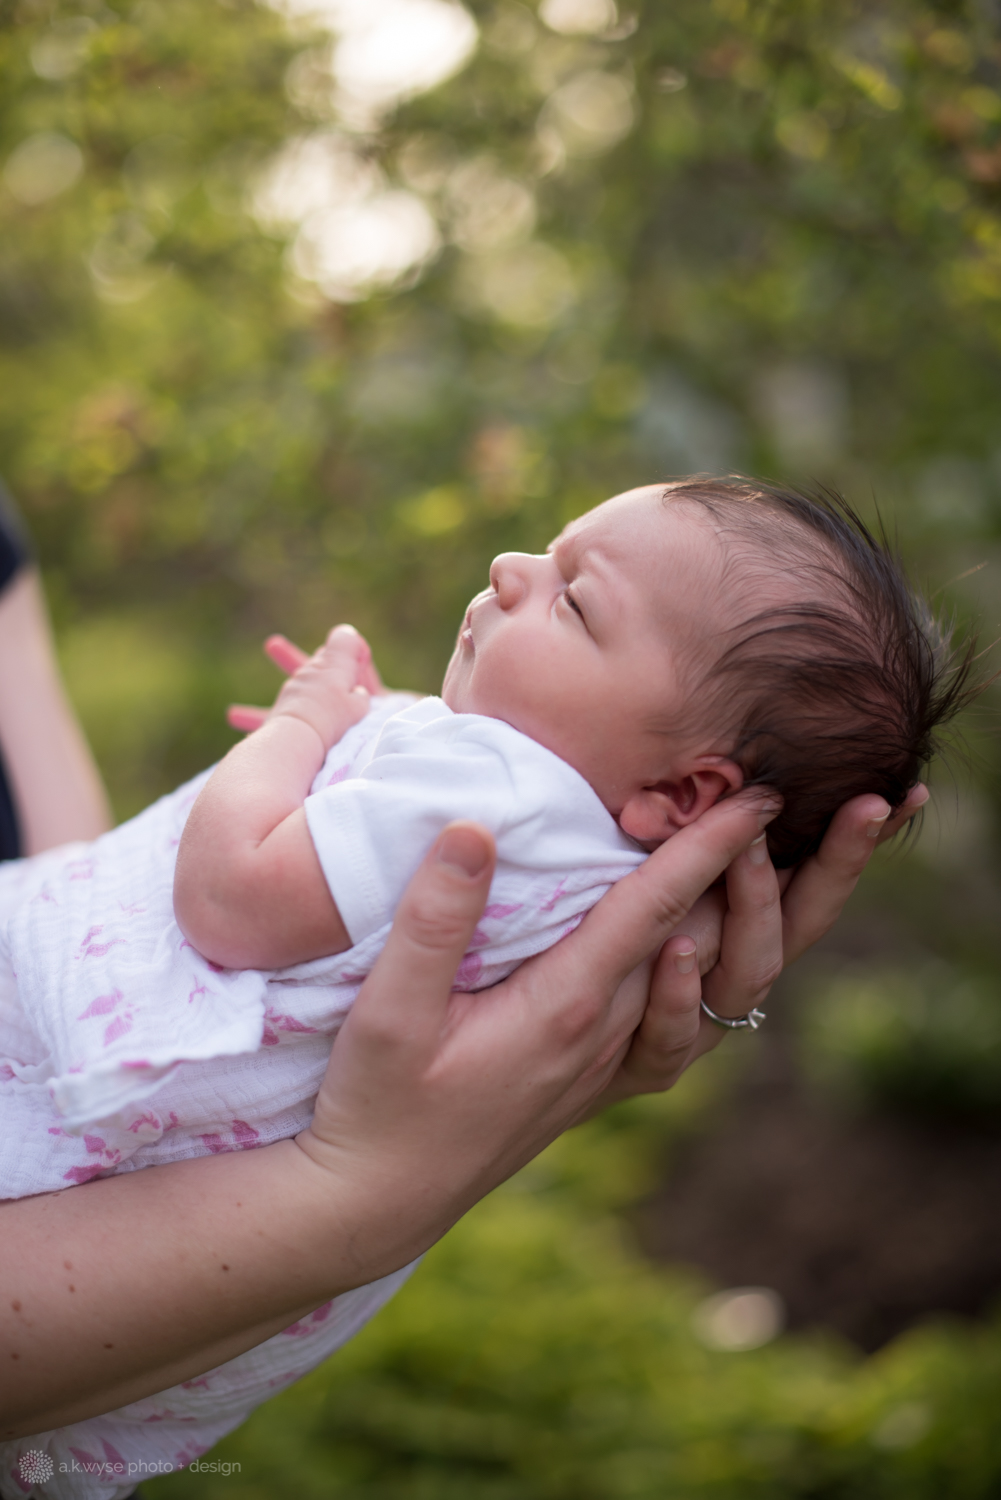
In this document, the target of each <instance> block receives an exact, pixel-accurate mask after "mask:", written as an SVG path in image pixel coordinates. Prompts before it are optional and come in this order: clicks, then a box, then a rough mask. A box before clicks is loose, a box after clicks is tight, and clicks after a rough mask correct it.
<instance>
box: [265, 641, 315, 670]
mask: <svg viewBox="0 0 1001 1500" xmlns="http://www.w3.org/2000/svg"><path fill="white" fill-rule="evenodd" d="M264 650H265V653H266V654H267V655H268V656H270V658H271V660H272V661H273V662H274V664H275V666H276V667H280V668H281V670H282V671H283V672H287V673H288V674H289V676H291V675H292V673H293V672H297V671H298V670H299V668H300V667H302V666H305V664H306V662H308V661H309V657H308V656H307V655H306V653H305V651H302V650H300V648H299V647H298V646H296V645H294V644H293V642H292V641H290V640H288V639H286V637H285V636H283V635H269V636H268V638H267V640H266V641H265V642H264Z"/></svg>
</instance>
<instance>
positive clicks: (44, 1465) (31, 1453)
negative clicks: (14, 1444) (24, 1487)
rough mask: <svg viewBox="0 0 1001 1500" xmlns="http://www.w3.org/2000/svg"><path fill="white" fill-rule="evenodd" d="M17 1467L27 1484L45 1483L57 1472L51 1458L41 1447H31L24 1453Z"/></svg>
mask: <svg viewBox="0 0 1001 1500" xmlns="http://www.w3.org/2000/svg"><path fill="white" fill-rule="evenodd" d="M17 1467H18V1471H19V1472H20V1475H21V1478H22V1480H23V1481H24V1483H25V1484H44V1483H45V1481H46V1480H47V1479H51V1478H52V1475H53V1473H54V1472H55V1471H54V1469H53V1466H52V1460H51V1458H50V1457H49V1455H48V1454H47V1453H43V1452H42V1450H41V1449H40V1448H29V1449H28V1451H27V1453H22V1454H21V1457H20V1459H19V1461H18V1465H17Z"/></svg>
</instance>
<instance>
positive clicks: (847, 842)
mask: <svg viewBox="0 0 1001 1500" xmlns="http://www.w3.org/2000/svg"><path fill="white" fill-rule="evenodd" d="M889 814H890V809H889V807H888V806H887V804H886V802H885V801H884V799H883V798H882V797H877V796H873V795H869V794H866V795H865V796H862V797H854V798H852V800H851V801H850V802H846V803H845V805H844V807H841V808H839V809H838V811H837V813H835V815H834V818H833V820H832V822H831V826H830V828H828V830H827V832H826V834H825V835H824V841H823V843H822V844H821V846H820V848H819V849H818V851H817V853H816V854H814V855H813V856H812V857H811V858H810V859H807V860H804V862H803V864H802V865H800V867H799V869H798V870H797V871H796V873H795V875H794V876H793V878H792V880H791V881H790V882H789V885H788V887H787V889H786V893H785V896H784V897H783V900H782V914H783V919H784V921H783V925H784V940H785V961H786V963H791V962H792V960H793V959H794V958H798V957H799V955H800V954H801V953H802V952H804V950H805V949H807V948H809V947H810V945H811V944H812V943H815V942H816V941H817V939H818V938H820V937H823V935H824V933H825V932H827V931H829V929H830V928H831V927H833V925H834V923H835V922H836V921H837V919H838V917H839V916H840V915H841V910H842V908H843V906H844V904H845V902H846V901H847V900H848V897H849V896H850V895H851V893H852V891H853V890H854V889H855V886H856V884H857V883H858V878H859V876H860V875H861V874H862V871H863V870H864V869H865V867H866V865H867V864H868V862H869V859H870V856H871V855H872V851H873V850H874V849H875V847H876V843H877V841H878V839H879V836H880V834H881V833H882V831H883V829H884V827H885V826H886V823H887V822H888V820H889Z"/></svg>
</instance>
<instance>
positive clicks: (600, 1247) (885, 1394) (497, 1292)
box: [143, 1082, 1001, 1500]
mask: <svg viewBox="0 0 1001 1500" xmlns="http://www.w3.org/2000/svg"><path fill="white" fill-rule="evenodd" d="M687 1087H688V1084H687V1082H686V1083H683V1084H682V1085H679V1095H680V1094H682V1093H684V1091H685V1090H686V1089H687ZM703 1087H704V1086H703ZM705 1102H706V1101H705V1100H703V1105H704V1103H705ZM686 1105H687V1107H688V1108H693V1107H695V1106H694V1105H693V1103H692V1101H686V1102H685V1105H682V1106H679V1105H678V1104H677V1103H674V1104H673V1105H671V1106H667V1105H666V1101H664V1102H660V1101H658V1102H655V1103H651V1102H649V1101H644V1102H642V1103H640V1104H639V1105H636V1106H631V1107H628V1108H626V1109H624V1110H619V1111H617V1112H616V1115H617V1118H616V1120H615V1123H614V1125H610V1124H609V1122H608V1121H596V1122H593V1123H592V1124H591V1125H589V1126H586V1127H584V1128H583V1129H582V1130H581V1131H578V1132H576V1133H575V1137H576V1138H574V1137H571V1138H570V1139H571V1141H572V1145H571V1147H570V1150H571V1153H576V1152H582V1153H584V1154H590V1155H591V1158H592V1163H593V1170H592V1173H591V1178H590V1182H591V1188H590V1195H591V1196H590V1202H589V1204H588V1206H587V1207H586V1208H582V1206H581V1204H580V1203H579V1202H577V1201H576V1200H575V1189H574V1186H573V1183H574V1177H575V1167H574V1163H573V1162H570V1163H568V1162H566V1160H565V1152H566V1149H567V1143H566V1142H558V1143H557V1145H556V1146H555V1147H553V1148H552V1150H551V1152H550V1153H547V1155H546V1156H544V1157H543V1158H542V1159H541V1160H540V1161H539V1162H537V1163H535V1164H534V1165H533V1167H532V1168H531V1169H529V1171H528V1172H527V1173H525V1174H522V1175H521V1176H520V1177H518V1178H516V1179H514V1181H513V1182H512V1183H511V1184H509V1185H508V1186H507V1187H506V1188H504V1189H502V1190H501V1191H499V1192H498V1193H495V1194H494V1195H493V1197H492V1198H491V1199H489V1200H488V1201H487V1202H485V1203H483V1204H481V1205H480V1206H479V1207H478V1208H476V1209H475V1210H474V1211H473V1212H472V1213H471V1214H469V1215H468V1216H467V1217H466V1219H465V1220H463V1222H462V1223H461V1224H460V1225H459V1226H457V1228H456V1229H454V1230H453V1231H452V1232H451V1234H450V1235H449V1236H448V1238H447V1239H446V1240H445V1241H444V1242H443V1243H442V1244H441V1245H439V1246H437V1247H436V1248H435V1249H434V1250H433V1251H432V1252H431V1253H430V1255H429V1256H428V1257H427V1259H426V1261H425V1263H424V1264H423V1265H422V1266H421V1267H420V1269H419V1270H418V1271H417V1272H416V1274H415V1276H414V1279H413V1281H412V1283H411V1284H410V1286H409V1287H408V1288H407V1290H406V1291H405V1292H403V1293H402V1294H401V1295H400V1296H399V1297H398V1298H397V1299H396V1300H395V1301H394V1302H393V1303H391V1304H390V1306H389V1307H388V1308H387V1309H386V1310H385V1311H384V1312H383V1313H381V1314H380V1315H379V1317H378V1318H377V1319H376V1320H375V1322H373V1323H372V1324H370V1325H369V1327H368V1328H366V1329H365V1330H364V1331H363V1332H362V1333H361V1334H360V1335H359V1336H358V1337H357V1338H356V1339H355V1340H354V1341H353V1342H352V1343H351V1344H350V1345H349V1346H348V1347H347V1348H346V1349H345V1350H344V1351H342V1352H341V1353H340V1354H338V1355H337V1356H336V1357H335V1358H334V1359H332V1360H331V1361H329V1362H328V1364H327V1365H325V1366H324V1367H323V1368H321V1369H320V1370H318V1371H316V1372H315V1373H314V1374H313V1375H311V1376H308V1377H307V1378H306V1379H305V1380H304V1381H302V1382H301V1383H300V1384H299V1385H297V1386H296V1387H295V1388H294V1389H292V1390H289V1391H287V1392H285V1393H284V1394H282V1395H281V1396H279V1397H277V1398H276V1399H275V1400H274V1401H272V1402H270V1403H269V1404H268V1405H267V1406H266V1407H262V1408H261V1409H260V1410H259V1411H258V1413H257V1414H256V1415H255V1416H254V1417H253V1418H251V1420H250V1421H249V1422H248V1423H247V1424H246V1425H245V1426H244V1427H243V1428H241V1429H240V1430H239V1431H238V1432H237V1433H235V1434H233V1435H232V1436H231V1437H229V1438H227V1439H225V1440H224V1441H223V1442H222V1443H220V1444H219V1445H217V1447H216V1448H215V1449H213V1450H212V1453H211V1455H210V1456H209V1458H208V1460H207V1462H208V1463H212V1464H219V1465H223V1466H233V1467H232V1468H230V1469H229V1471H228V1472H227V1470H226V1468H225V1467H224V1468H223V1469H222V1470H221V1471H220V1470H218V1469H217V1470H215V1471H211V1470H209V1471H208V1472H205V1473H198V1472H185V1473H184V1474H179V1475H175V1476H171V1477H166V1478H162V1479H157V1480H154V1481H152V1482H147V1483H145V1484H144V1486H143V1488H144V1491H146V1492H147V1493H148V1494H149V1495H150V1496H151V1497H162V1500H171V1497H176V1500H258V1497H264V1496H267V1497H269V1500H271V1497H274V1500H284V1497H288V1500H300V1497H301V1500H314V1497H315V1500H320V1497H326V1496H337V1497H341V1496H344V1497H349V1496H352V1497H353V1496H365V1497H366V1500H460V1497H462V1500H466V1497H475V1500H662V1497H665V1496H671V1497H675V1496H677V1497H679V1500H696V1497H699V1500H702V1497H705V1500H710V1497H711V1500H751V1497H757V1496H760V1497H762V1500H765V1497H767V1500H818V1497H824V1500H940V1497H941V1496H944V1495H948V1496H949V1497H950V1500H952V1497H956V1500H959V1497H962V1500H989V1497H992V1496H994V1495H996V1494H997V1491H998V1486H999V1484H1001V1436H999V1433H998V1426H997V1422H996V1419H995V1413H996V1410H997V1402H998V1398H999V1395H1001V1324H998V1323H997V1322H991V1323H988V1324H986V1325H984V1326H981V1327H979V1328H971V1327H969V1326H968V1325H961V1324H955V1325H950V1324H948V1323H940V1324H938V1325H929V1326H927V1327H925V1328H923V1329H920V1330H916V1331H915V1332H913V1333H911V1334H909V1335H907V1336H905V1337H903V1338H901V1339H899V1340H898V1341H897V1342H896V1343H895V1344H893V1345H891V1346H890V1347H888V1348H887V1349H885V1350H884V1351H883V1352H882V1353H881V1354H879V1355H877V1356H874V1357H872V1358H870V1359H869V1360H867V1361H865V1362H863V1361H862V1360H861V1359H860V1357H859V1356H858V1355H857V1354H854V1353H852V1352H850V1351H849V1350H848V1349H847V1348H845V1347H843V1346H841V1345H840V1344H838V1343H837V1342H836V1341H834V1340H831V1339H825V1338H823V1337H820V1336H814V1337H804V1336H796V1337H789V1336H787V1337H785V1338H782V1339H779V1340H777V1341H776V1342H775V1343H772V1344H770V1345H768V1346H767V1347H765V1348H762V1349H758V1350H754V1351H751V1352H745V1353H739V1354H735V1353H722V1352H718V1351H714V1350H710V1349H707V1348H705V1347H704V1346H703V1344H702V1343H700V1341H699V1339H698V1337H697V1334H696V1328H695V1326H693V1313H694V1312H695V1309H696V1307H697V1305H698V1302H699V1300H700V1298H701V1297H702V1296H703V1295H704V1294H705V1291H706V1290H707V1288H705V1287H704V1286H700V1285H699V1284H698V1283H697V1281H696V1280H695V1279H694V1278H693V1277H691V1276H690V1275H683V1274H680V1273H678V1272H673V1273H665V1272H663V1271H655V1270H653V1269H651V1268H650V1267H649V1266H648V1265H645V1264H644V1263H642V1262H641V1261H640V1260H638V1258H637V1256H636V1254H635V1252H634V1251H632V1250H631V1249H630V1248H629V1247H628V1245H627V1244H626V1243H625V1242H624V1241H623V1238H622V1235H621V1231H620V1230H619V1229H618V1227H617V1225H616V1223H615V1222H614V1220H611V1219H609V1218H608V1217H607V1216H600V1217H596V1215H595V1211H594V1210H595V1206H596V1201H597V1198H598V1197H600V1196H601V1193H602V1184H603V1185H604V1193H605V1194H606V1195H607V1198H606V1203H605V1207H606V1208H607V1207H608V1206H609V1205H614V1204H616V1203H617V1202H618V1201H620V1186H619V1182H618V1168H617V1164H616V1157H615V1152H614V1150H612V1149H611V1146H612V1140H613V1139H615V1138H617V1144H618V1147H619V1148H620V1150H621V1151H622V1153H623V1155H622V1158H620V1160H628V1159H629V1158H632V1159H633V1160H635V1159H636V1158H637V1157H638V1158H639V1159H641V1160H642V1158H643V1157H644V1156H646V1157H647V1158H648V1159H650V1158H655V1157H656V1155H657V1154H658V1153H659V1152H662V1151H663V1148H664V1144H665V1141H666V1140H669V1139H670V1138H671V1136H672V1134H673V1132H674V1131H675V1130H676V1129H677V1128H678V1127H679V1125H680V1124H681V1123H682V1122H681V1120H680V1118H679V1115H680V1114H683V1113H685V1112H686ZM665 1110H669V1111H673V1119H672V1118H665ZM568 1169H569V1175H568ZM630 1176H631V1178H632V1184H633V1186H634V1188H635V1186H636V1185H637V1179H636V1173H635V1168H632V1169H631V1171H630ZM237 1465H239V1468H236V1467H235V1466H237Z"/></svg>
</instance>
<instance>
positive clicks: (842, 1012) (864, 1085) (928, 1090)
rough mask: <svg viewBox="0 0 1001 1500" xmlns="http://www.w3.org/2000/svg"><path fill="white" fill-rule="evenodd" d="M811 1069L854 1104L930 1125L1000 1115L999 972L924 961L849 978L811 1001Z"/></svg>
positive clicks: (808, 1035)
mask: <svg viewBox="0 0 1001 1500" xmlns="http://www.w3.org/2000/svg"><path fill="white" fill-rule="evenodd" d="M804 1041H805V1043H806V1054H807V1062H808V1066H810V1067H811V1069H812V1071H813V1072H814V1074H816V1075H819V1076H820V1078H821V1079H822V1080H824V1081H826V1082H827V1083H828V1084H833V1085H834V1086H835V1087H836V1088H839V1089H840V1090H841V1091H842V1092H843V1093H847V1094H848V1096H849V1098H852V1099H854V1102H855V1104H856V1105H862V1106H866V1105H869V1106H873V1105H875V1106H877V1107H879V1108H882V1109H890V1110H893V1111H894V1112H896V1113H905V1114H910V1115H912V1116H919V1117H921V1118H925V1119H929V1118H930V1119H951V1120H963V1119H981V1120H985V1121H987V1120H995V1121H996V1120H997V1118H998V1117H999V1115H1001V1006H999V1005H998V995H997V979H996V976H995V975H993V974H987V975H980V976H974V975H972V974H968V973H967V974H964V973H961V972H960V973H957V972H956V971H955V970H954V969H951V968H949V967H947V966H946V965H944V964H942V963H941V962H935V961H934V960H928V961H926V962H925V963H924V964H923V965H921V966H920V967H918V966H917V965H915V966H913V967H911V968H909V969H891V970H886V971H883V972H880V971H879V970H876V971H875V972H873V971H872V970H871V969H870V970H865V971H856V972H855V973H851V972H847V973H844V974H841V975H840V976H839V977H838V978H837V979H836V980H834V982H833V983H832V984H830V985H829V986H827V987H826V988H824V989H822V990H821V991H820V992H819V993H817V994H816V995H815V996H814V997H812V1003H811V1005H810V1007H809V1010H808V1012H807V1025H806V1027H805V1028H804Z"/></svg>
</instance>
